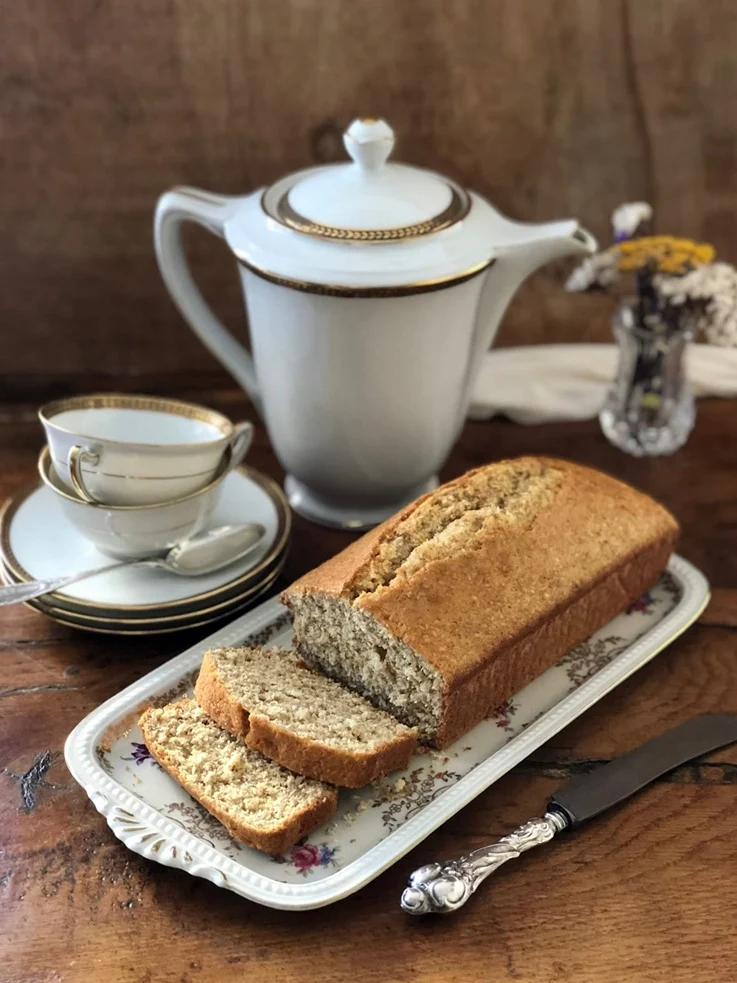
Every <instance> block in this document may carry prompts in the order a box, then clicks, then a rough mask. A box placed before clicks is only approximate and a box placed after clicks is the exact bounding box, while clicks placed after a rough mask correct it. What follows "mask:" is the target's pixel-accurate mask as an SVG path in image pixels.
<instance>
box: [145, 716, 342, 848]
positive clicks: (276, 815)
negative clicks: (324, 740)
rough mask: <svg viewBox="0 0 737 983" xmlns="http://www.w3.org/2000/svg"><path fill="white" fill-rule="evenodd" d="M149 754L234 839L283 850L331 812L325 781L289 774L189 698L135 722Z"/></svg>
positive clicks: (334, 799) (333, 794) (334, 797)
mask: <svg viewBox="0 0 737 983" xmlns="http://www.w3.org/2000/svg"><path fill="white" fill-rule="evenodd" d="M140 727H141V731H142V732H143V739H144V741H145V742H146V746H147V747H148V749H149V751H150V752H151V754H152V755H153V756H154V757H155V758H156V760H157V761H158V762H159V764H160V765H161V766H162V767H163V768H165V769H166V771H168V772H169V774H170V775H171V776H172V778H174V779H175V780H176V781H177V782H179V784H180V785H182V786H183V787H184V788H185V789H186V790H187V791H188V792H189V794H190V795H192V796H193V797H194V798H195V799H197V801H198V802H201V803H202V805H203V806H204V807H205V809H207V811H208V812H210V813H212V815H213V816H215V818H216V819H219V820H220V822H221V823H222V824H223V826H225V828H226V829H227V830H228V832H229V833H230V834H231V835H232V836H234V837H235V838H236V839H237V840H241V841H242V842H243V843H247V844H248V845H249V846H252V847H255V848H256V849H257V850H263V851H264V852H265V853H271V854H274V855H277V854H280V853H284V851H285V850H288V849H289V848H290V847H292V846H294V844H295V843H297V842H298V841H299V840H301V839H302V837H303V836H306V835H307V833H309V832H310V831H311V830H313V829H315V828H316V827H318V826H320V825H322V823H324V822H326V821H327V820H328V819H330V817H331V816H332V815H333V814H334V812H335V810H336V807H337V804H338V793H337V791H336V789H334V788H332V787H331V786H330V785H324V784H322V782H316V781H313V780H312V779H309V778H303V777H302V776H301V775H294V774H292V773H291V772H289V771H286V770H285V769H284V768H281V767H280V766H279V765H278V764H276V763H275V762H274V761H271V760H269V759H268V758H265V757H264V756H263V755H261V754H258V752H256V751H251V750H250V749H249V748H247V747H246V746H245V744H244V743H243V741H241V740H239V739H237V738H235V737H232V736H231V735H230V734H228V733H227V732H226V731H224V730H223V729H222V727H219V726H218V725H217V724H216V723H215V722H214V721H213V720H211V719H210V718H209V717H208V716H207V714H206V713H205V712H204V710H202V709H201V708H200V707H199V706H198V705H197V703H195V701H194V700H181V701H180V702H179V703H170V704H169V705H168V706H165V707H162V708H161V709H153V708H152V709H149V710H146V712H145V713H144V714H143V716H142V717H141V720H140Z"/></svg>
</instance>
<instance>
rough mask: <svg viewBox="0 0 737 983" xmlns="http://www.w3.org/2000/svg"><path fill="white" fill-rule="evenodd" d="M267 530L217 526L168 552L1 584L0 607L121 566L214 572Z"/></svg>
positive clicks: (254, 524)
mask: <svg viewBox="0 0 737 983" xmlns="http://www.w3.org/2000/svg"><path fill="white" fill-rule="evenodd" d="M265 532H266V530H265V529H264V527H263V526H262V525H259V524H258V523H257V522H249V523H246V524H245V525H242V526H218V527H217V528H216V529H208V530H207V532H201V533H198V534H197V535H195V536H192V537H190V538H189V539H185V540H184V541H183V542H181V543H177V545H176V546H172V548H171V549H170V550H168V551H167V552H162V553H161V555H160V556H149V557H146V558H145V559H141V560H121V561H120V562H119V563H111V564H109V565H108V566H106V567H95V568H93V569H91V570H82V571H81V572H80V573H72V574H67V576H65V577H53V578H51V579H49V580H31V581H29V582H27V583H22V584H9V585H7V586H6V587H0V607H4V606H6V605H8V604H18V603H20V602H22V601H30V600H31V598H33V597H41V595H42V594H50V593H51V592H52V591H55V590H60V589H61V588H62V587H67V586H68V585H69V584H76V582H77V581H78V580H86V579H87V577H95V576H96V575H97V574H98V573H106V572H107V571H108V570H117V569H119V568H120V567H135V566H149V567H161V568H162V569H163V570H168V571H169V573H176V574H178V575H179V576H181V577H196V576H198V575H199V574H203V573H212V572H213V571H215V570H220V568H221V567H226V566H228V564H229V563H234V562H235V561H236V560H240V559H241V557H244V556H246V554H247V553H250V552H251V550H252V549H254V548H255V547H256V546H258V544H259V543H260V542H261V540H262V539H263V537H264V533H265Z"/></svg>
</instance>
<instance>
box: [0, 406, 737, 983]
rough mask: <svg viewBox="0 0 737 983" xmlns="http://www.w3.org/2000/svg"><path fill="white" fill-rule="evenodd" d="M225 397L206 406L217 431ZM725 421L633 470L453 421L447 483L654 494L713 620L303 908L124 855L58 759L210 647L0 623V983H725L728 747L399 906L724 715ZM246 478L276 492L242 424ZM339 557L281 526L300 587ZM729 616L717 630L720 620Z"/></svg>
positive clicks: (731, 647) (556, 432)
mask: <svg viewBox="0 0 737 983" xmlns="http://www.w3.org/2000/svg"><path fill="white" fill-rule="evenodd" d="M241 399H242V397H241V396H240V395H239V393H238V392H237V391H235V390H228V391H223V392H222V393H220V394H217V393H209V394H208V400H207V401H208V402H211V403H212V405H214V406H216V407H217V408H218V409H221V410H224V411H226V412H230V413H233V408H234V406H236V405H237V404H238V403H239V401H240V400H241ZM734 412H735V411H734V409H733V407H732V404H730V403H727V402H721V401H717V400H707V401H704V402H703V403H701V404H700V408H699V421H698V425H697V430H696V431H695V433H694V436H693V437H692V439H691V440H690V441H689V443H688V444H687V445H686V447H685V448H683V449H682V450H681V451H679V452H678V454H676V455H674V456H673V457H671V458H663V459H659V460H651V461H636V460H634V459H629V458H626V457H624V456H623V455H621V454H619V453H618V452H617V451H615V450H614V449H613V448H612V447H610V446H609V445H608V444H607V443H606V441H605V440H604V438H603V437H602V436H601V434H600V433H599V431H598V427H597V426H596V424H594V423H585V424H580V423H576V424H560V425H555V426H552V425H551V426H545V427H530V428H525V427H519V426H513V425H510V424H505V423H503V422H500V421H495V422H490V423H484V424H469V425H468V426H467V427H466V428H465V430H464V431H463V433H462V435H461V438H460V440H459V442H458V445H457V447H456V448H455V450H454V452H453V455H452V457H451V459H450V461H449V462H448V466H447V469H446V476H448V477H450V476H452V475H455V474H458V473H460V472H462V471H463V470H465V469H467V468H469V467H472V466H473V465H475V464H477V463H481V462H483V461H487V460H489V459H491V458H496V457H501V456H503V455H506V454H511V453H526V452H530V453H538V452H546V453H553V454H566V455H567V456H569V457H572V458H574V459H576V460H580V461H583V462H587V463H591V464H595V465H597V466H599V467H603V468H605V469H606V470H609V471H610V472H612V473H614V474H618V475H620V476H622V477H624V478H626V479H628V480H630V481H633V482H634V483H636V484H638V485H640V486H641V487H643V488H644V489H645V490H648V491H650V492H652V493H654V494H657V495H658V496H659V497H661V498H662V499H663V500H664V501H665V502H666V504H667V505H668V506H669V507H670V508H671V509H673V511H674V512H675V514H676V515H677V516H678V518H679V519H680V521H681V523H682V525H683V540H682V546H681V547H680V549H681V551H682V552H683V553H684V554H685V555H686V556H687V557H688V558H690V559H693V560H694V561H695V562H697V563H698V564H699V565H700V566H702V567H703V568H704V570H705V572H706V573H707V575H708V576H709V577H710V579H711V580H712V582H713V584H714V587H715V592H714V593H715V598H716V601H715V604H714V607H713V612H714V615H713V617H709V616H708V614H707V615H706V617H705V619H704V621H702V623H701V624H699V625H697V626H694V627H693V628H692V629H690V630H689V631H688V632H687V633H686V634H685V635H684V636H682V637H681V638H680V639H679V640H677V641H676V642H675V643H674V644H673V645H672V646H670V647H669V648H668V649H667V650H666V651H664V652H663V653H661V654H660V655H659V656H658V657H657V658H656V659H655V660H654V661H653V662H652V663H650V664H649V665H648V666H646V667H644V668H643V669H642V670H640V671H639V672H638V673H636V674H635V675H634V676H632V677H631V678H630V679H629V680H627V681H626V682H624V683H623V684H622V685H621V686H620V687H618V688H617V689H616V690H615V691H614V692H612V693H611V694H610V695H609V696H608V697H606V698H605V699H604V700H602V701H601V702H600V703H599V704H597V706H596V707H595V708H592V710H591V711H589V712H588V713H586V714H585V715H584V716H582V717H581V718H579V720H577V721H576V722H574V723H573V724H572V725H571V726H569V727H568V728H566V729H565V730H564V731H562V732H561V733H560V734H558V735H557V736H556V737H555V738H554V739H553V740H552V741H550V742H549V743H548V744H546V745H545V746H544V747H542V748H540V749H539V750H538V751H537V752H536V753H535V754H534V755H533V756H532V757H531V758H529V759H528V760H527V761H525V762H523V763H522V764H521V765H520V766H519V767H518V768H516V769H515V770H514V772H512V773H511V774H509V775H508V776H506V777H505V778H504V779H503V780H502V781H500V782H498V783H496V784H495V785H494V786H493V787H492V788H490V789H489V790H488V791H487V792H485V793H484V794H483V795H481V796H480V797H479V798H478V799H477V800H476V801H474V802H473V803H472V804H471V805H469V806H468V807H467V808H466V809H464V810H463V811H462V812H461V813H459V814H458V815H457V816H456V817H454V818H453V819H452V820H451V821H450V822H448V823H446V824H445V825H444V826H443V827H442V828H441V829H440V830H438V831H437V832H436V833H434V834H433V835H432V836H431V837H429V838H428V839H427V840H426V841H425V842H424V843H423V844H422V845H421V846H419V847H418V848H417V849H416V850H414V851H413V852H412V853H410V854H409V855H408V856H406V857H404V858H403V859H402V860H401V861H400V862H399V863H397V864H396V865H395V866H394V867H392V868H391V869H390V870H388V871H387V872H385V873H384V874H383V875H382V876H381V877H379V878H378V879H377V880H376V881H374V882H373V883H372V884H370V885H368V886H367V887H366V888H365V889H364V890H362V891H361V892H359V893H358V894H357V895H355V896H353V897H352V898H350V899H347V900H345V901H343V902H340V903H338V904H337V905H334V906H331V907H329V908H326V909H321V910H317V911H312V912H305V913H302V914H300V913H286V912H279V911H272V910H270V909H267V908H262V907H259V906H258V905H255V904H251V903H249V902H247V901H244V900H242V899H239V898H236V897H234V896H232V895H230V894H229V893H227V892H225V891H221V890H218V889H217V888H215V887H213V886H212V885H210V884H208V883H206V882H204V881H199V880H196V879H194V878H191V877H188V876H187V875H185V874H183V873H181V872H179V871H174V870H169V869H168V868H165V867H162V866H159V865H157V864H154V863H150V862H148V861H145V860H143V859H142V858H140V857H138V856H136V855H135V854H133V853H130V852H128V851H126V850H125V849H124V847H123V846H122V845H121V844H120V843H119V842H118V841H117V840H115V838H114V837H113V835H112V833H110V831H109V830H108V829H107V827H106V825H105V823H104V821H103V819H102V818H101V817H100V816H99V815H98V814H97V812H96V811H95V809H94V807H93V806H92V804H91V803H90V802H89V800H88V799H87V797H86V795H85V793H84V792H83V791H82V790H81V789H80V788H78V787H77V786H76V785H75V783H74V782H73V780H72V779H71V776H70V775H69V773H68V772H67V770H66V768H65V766H64V764H63V761H62V759H61V750H62V748H63V743H64V740H65V738H66V736H67V734H68V733H69V731H70V730H71V729H72V727H73V726H74V725H75V724H76V723H77V722H78V721H79V720H80V719H81V718H82V717H83V716H84V715H85V714H86V713H88V712H89V711H90V710H92V709H93V708H94V707H95V706H97V705H98V704H99V703H100V702H101V701H103V700H105V699H107V698H108V697H109V696H111V695H113V694H114V693H116V692H117V691H119V690H120V689H121V688H122V687H123V686H125V685H127V684H129V683H130V682H132V681H134V680H135V679H137V678H139V677H140V676H141V675H143V674H144V673H146V672H148V671H150V670H151V669H153V668H154V667H155V666H157V665H159V664H161V663H162V662H164V661H165V660H166V659H168V658H170V657H171V656H172V655H174V654H175V653H177V652H179V651H181V650H182V649H184V648H185V647H186V646H188V645H189V644H192V643H193V642H194V641H195V640H196V639H197V638H199V637H201V636H202V634H204V633H205V632H207V631H209V629H200V630H199V631H192V632H189V633H186V635H176V636H170V637H168V638H167V637H163V638H162V637H157V638H152V639H116V638H104V639H103V638H96V637H94V636H92V635H86V634H82V633H79V632H75V631H74V630H72V629H67V628H63V627H61V626H58V625H55V624H53V622H50V621H48V620H47V619H45V618H43V617H42V616H40V615H38V614H36V613H35V612H33V611H30V610H27V609H25V608H23V607H18V608H10V609H6V610H3V611H2V614H0V923H1V924H2V926H3V932H2V939H1V940H0V967H1V968H0V980H2V981H3V983H5V981H7V983H98V981H99V980H114V981H115V983H182V981H186V983H209V981H210V980H213V979H217V980H220V981H222V983H230V981H233V983H235V981H240V980H243V979H244V978H245V977H248V978H249V979H253V980H261V979H270V980H273V981H275V983H296V981H300V983H310V981H313V980H314V981H315V983H318V981H319V983H346V981H348V980H354V979H361V980H362V981H367V983H384V981H386V983H395V981H396V980H400V979H401V980H408V981H418V983H419V981H420V980H421V981H423V983H436V981H437V983H449V981H450V983H467V981H468V980H472V979H479V980H487V979H493V980H498V981H528V983H551V981H567V983H599V981H601V983H609V981H610V980H613V979H616V980H627V981H628V983H630V981H631V983H693V981H694V980H698V981H699V983H733V981H735V980H737V971H735V969H734V957H733V940H732V935H731V931H732V930H731V921H730V918H731V914H730V913H731V912H732V911H733V910H734V907H735V905H737V845H736V844H735V838H734V803H735V788H736V787H737V748H735V747H732V748H725V749H722V750H720V751H717V752H715V753H714V754H712V755H710V756H708V757H707V758H705V759H704V760H702V761H700V762H698V763H695V764H691V765H687V766H684V767H682V768H679V769H677V770H676V771H675V772H673V773H672V774H671V775H669V776H667V777H666V778H665V779H664V780H661V781H660V782H658V783H656V784H655V785H653V786H652V787H650V788H649V789H647V790H646V791H645V792H643V793H642V794H641V795H639V796H638V797H636V798H635V799H633V800H631V801H630V802H628V803H627V804H625V805H624V806H623V807H621V808H620V809H617V810H614V811H612V812H610V813H607V814H605V815H603V816H601V817H599V818H598V819H596V820H594V821H592V822H591V823H589V824H587V826H586V827H585V828H582V829H581V830H579V831H578V832H576V833H570V834H566V835H563V836H561V837H560V838H559V839H558V840H557V841H555V842H554V843H552V844H549V845H548V846H546V847H545V848H541V849H540V850H537V851H534V852H532V853H530V854H528V855H526V856H524V857H523V858H521V859H520V860H518V861H515V862H513V863H511V864H509V865H507V866H506V867H504V868H503V869H502V870H500V871H499V872H498V873H497V874H495V875H494V877H493V878H492V880H490V881H489V883H488V884H486V885H485V886H484V888H482V889H481V891H480V892H479V894H478V896H477V897H476V898H475V899H474V900H473V902H472V903H470V904H469V905H468V906H467V907H466V908H465V909H464V910H463V911H462V912H460V913H458V914H457V915H454V916H452V917H449V918H447V919H438V920H434V921H433V920H430V921H423V922H420V921H412V920H410V919H408V918H406V917H404V916H403V915H402V914H401V913H400V911H399V910H398V897H399V894H400V891H401V888H402V886H403V884H404V882H405V880H406V877H407V875H408V874H409V873H410V872H411V871H412V870H413V869H414V868H415V867H417V866H418V865H419V864H421V863H423V862H425V861H428V860H431V859H436V858H441V857H452V856H457V855H460V854H463V853H466V852H468V851H470V850H472V849H474V848H476V847H479V846H482V845H484V844H486V843H488V842H490V841H492V840H493V839H496V838H498V837H499V836H502V835H504V833H506V832H508V831H509V830H510V829H512V828H513V827H514V826H516V825H518V824H519V823H520V822H521V821H523V820H524V819H526V818H529V817H532V816H534V815H537V814H539V813H540V810H541V809H542V808H543V807H544V804H545V802H546V800H547V797H548V796H549V795H550V793H551V792H552V791H553V790H554V789H555V788H556V787H557V786H558V785H560V784H561V783H562V782H563V781H565V780H567V779H568V778H569V777H570V776H571V775H573V774H579V773H581V772H582V771H586V770H588V769H589V768H591V767H594V766H595V765H596V764H598V763H601V762H603V761H607V760H609V759H611V758H612V757H613V756H616V755H618V754H621V753H623V752H624V751H626V750H628V749H630V748H632V747H634V746H635V745H637V744H639V743H640V742H642V741H644V740H646V739H647V738H648V737H651V736H653V735H655V734H657V733H659V732H661V731H662V730H664V729H666V728H668V727H672V726H674V725H676V724H677V723H679V722H680V721H681V720H685V719H687V718H688V717H691V716H694V715H696V714H699V713H704V712H710V711H720V712H723V711H728V712H733V713H737V674H736V673H735V659H734V652H735V644H737V634H736V633H735V630H734V626H733V623H732V621H731V619H730V616H729V611H730V610H731V607H732V606H733V597H732V595H733V593H734V592H735V590H737V523H735V522H734V504H733V503H734V502H735V501H737V466H736V465H737V461H736V460H735V456H736V455H737V450H736V449H735V446H734V442H733V440H732V439H731V435H732V434H733V433H734V424H735V420H734ZM40 440H41V437H40V431H39V429H38V424H37V423H36V422H35V421H34V418H33V413H32V412H31V410H30V408H27V407H26V406H24V405H19V406H18V407H17V409H15V410H11V409H10V408H9V407H6V409H5V415H4V416H3V417H2V418H1V419H0V497H2V496H3V495H4V494H6V493H8V492H9V491H11V490H12V489H14V488H17V487H19V486H20V485H21V484H22V483H24V482H26V481H27V480H28V479H29V478H30V477H31V476H32V472H33V465H34V461H35V456H36V453H37V448H38V445H39V444H40ZM253 460H254V463H255V464H256V465H257V466H258V467H261V468H263V469H265V470H267V471H268V472H269V473H271V474H273V475H275V476H280V471H279V468H278V466H277V464H276V462H275V460H274V457H273V454H272V452H271V450H270V448H269V446H268V444H267V442H266V440H265V437H264V434H263V430H262V429H261V428H260V427H259V432H258V435H257V440H256V442H255V445H254V451H253ZM348 540H349V537H347V536H346V535H344V534H340V533H332V532H328V531H327V530H323V529H320V528H318V527H316V526H312V525H310V524H309V523H307V522H303V521H302V520H299V519H297V520H296V522H295V531H294V541H293V548H292V553H291V556H290V560H289V566H288V571H287V576H288V577H295V576H297V575H299V574H300V573H302V572H303V571H304V570H306V569H308V568H309V567H310V566H312V565H314V564H315V563H316V562H318V561H320V560H322V559H323V558H325V557H326V556H327V555H329V554H331V553H333V552H336V551H337V550H338V549H340V548H341V547H342V546H343V545H345V543H346V542H347V541H348ZM725 611H726V612H727V613H726V614H725V613H724V612H725Z"/></svg>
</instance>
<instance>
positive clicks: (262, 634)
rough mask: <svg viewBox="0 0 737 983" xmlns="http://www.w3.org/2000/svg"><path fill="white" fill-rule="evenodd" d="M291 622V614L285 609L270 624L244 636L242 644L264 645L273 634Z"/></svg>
mask: <svg viewBox="0 0 737 983" xmlns="http://www.w3.org/2000/svg"><path fill="white" fill-rule="evenodd" d="M291 623H292V616H291V615H290V613H289V612H288V611H286V612H285V613H284V614H281V615H279V617H278V618H276V620H274V621H272V623H271V624H270V625H267V626H266V627H265V628H262V629H261V630H260V631H255V632H253V633H252V634H251V635H249V636H248V637H247V638H244V639H243V643H242V644H243V645H250V646H252V647H253V648H259V647H260V646H262V645H266V644H267V642H270V641H271V640H272V638H274V636H275V635H278V634H279V632H282V631H284V629H285V628H288V627H289V626H290V625H291Z"/></svg>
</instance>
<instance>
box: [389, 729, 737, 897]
mask: <svg viewBox="0 0 737 983" xmlns="http://www.w3.org/2000/svg"><path fill="white" fill-rule="evenodd" d="M735 741H737V717H735V716H732V715H731V714H728V713H709V714H704V715H703V716H701V717H694V718H693V720H688V721H686V723H684V724H680V725H679V726H678V727H674V728H673V730H668V731H666V732H665V733H664V734H660V735H659V736H658V737H655V738H653V739H652V740H650V741H647V742H646V743H645V744H642V745H641V746H640V747H638V748H635V750H634V751H630V752H629V753H628V754H624V755H622V756H621V757H620V758H615V759H614V760H613V761H610V762H609V763H608V764H606V765H603V766H602V767H600V768H596V769H594V771H592V772H589V774H587V775H580V776H578V777H576V778H574V779H573V780H572V781H570V782H568V784H567V785H564V786H563V787H562V788H560V789H558V791H557V792H555V793H554V794H553V796H552V797H551V798H550V801H549V802H548V805H547V808H546V811H545V814H544V815H543V816H542V818H540V819H531V820H530V821H529V822H526V823H524V824H523V825H522V826H519V827H518V828H517V829H515V830H514V832H512V833H510V834H509V835H508V836H503V837H502V838H501V839H500V840H499V841H498V842H497V843H492V844H491V846H486V847H481V849H479V850H474V851H473V853H469V854H468V856H465V857H461V858H460V859H458V860H449V861H446V862H445V863H440V864H426V865H425V866H424V867H419V868H418V869H417V870H416V871H415V872H414V873H413V874H412V875H411V876H410V878H409V882H408V884H407V887H406V888H405V889H404V892H403V894H402V900H401V905H402V908H403V909H404V910H405V911H406V912H408V913H409V914H410V915H426V914H446V913H448V912H451V911H457V910H458V909H459V908H460V907H461V906H462V905H464V904H465V903H466V901H468V899H469V898H470V897H471V895H472V894H473V893H474V891H475V890H476V889H477V888H478V886H479V885H480V884H481V883H482V882H483V881H485V880H486V878H487V877H488V876H489V874H492V873H493V872H494V871H495V870H496V869H497V868H498V867H501V865H502V864H505V863H506V862H507V861H508V860H512V859H514V858H515V857H519V855H520V854H521V853H524V852H525V851H526V850H530V849H532V847H534V846H540V844H542V843H547V842H548V841H549V840H552V839H553V837H554V836H555V835H556V834H557V833H562V832H563V831H564V830H569V829H574V828H575V827H576V826H579V825H580V824H581V823H582V822H584V821H585V820H586V819H591V818H593V817H594V816H598V815H599V813H601V812H604V810H605V809H609V808H611V807H612V806H615V805H617V804H618V803H620V802H622V801H623V800H624V799H628V798H629V797H630V796H631V795H634V794H635V792H639V790H640V789H641V788H644V787H645V786H646V785H649V784H650V782H652V781H654V780H655V779H656V778H659V777H660V776H661V775H665V774H666V773H667V772H669V771H671V770H672V769H673V768H677V767H678V766H679V765H682V764H685V763H686V762H687V761H691V760H692V759H693V758H697V757H699V756H700V755H702V754H707V753H708V752H709V751H715V750H716V749H717V748H720V747H724V746H725V745H726V744H732V743H733V742H735Z"/></svg>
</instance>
